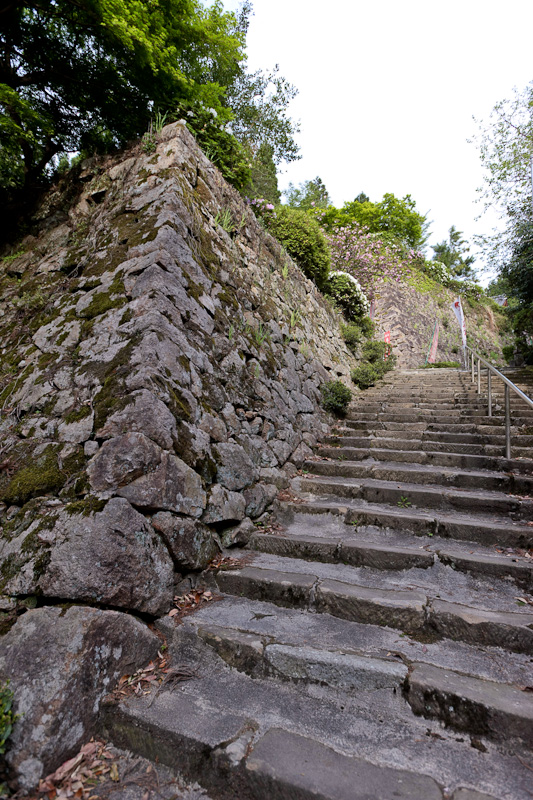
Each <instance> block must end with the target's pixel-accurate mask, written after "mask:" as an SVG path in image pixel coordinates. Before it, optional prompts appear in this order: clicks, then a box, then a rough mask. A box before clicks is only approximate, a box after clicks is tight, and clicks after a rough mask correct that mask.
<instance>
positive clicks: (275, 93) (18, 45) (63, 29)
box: [0, 0, 298, 202]
mask: <svg viewBox="0 0 533 800" xmlns="http://www.w3.org/2000/svg"><path fill="white" fill-rule="evenodd" d="M250 13H251V4H250V3H249V2H248V0H244V2H243V5H242V8H241V10H240V12H238V13H237V14H234V13H232V12H226V11H224V8H223V4H222V3H221V2H219V0H216V1H215V2H214V3H213V4H212V5H211V6H209V7H205V5H204V2H203V0H150V1H149V2H148V0H134V1H133V2H128V1H127V0H113V2H112V3H111V2H107V0H105V2H104V0H79V1H78V2H73V0H54V2H52V0H44V2H39V3H35V2H33V3H32V2H30V0H21V2H19V3H10V4H8V6H7V7H6V8H5V9H3V11H2V31H1V33H0V65H1V66H0V138H1V143H2V147H1V148H0V188H1V189H4V190H6V191H10V193H11V194H13V191H12V190H15V189H17V188H20V187H25V189H26V190H29V189H30V188H31V187H32V186H33V185H34V184H35V183H36V182H37V183H38V182H41V183H42V182H43V178H44V177H45V176H46V173H47V172H48V174H50V173H51V172H52V171H53V167H54V164H55V165H56V166H57V165H58V164H59V165H60V167H61V169H62V170H64V169H65V168H67V167H68V163H69V162H68V159H67V158H66V157H65V155H64V154H65V153H67V152H73V151H82V153H84V154H86V155H91V154H92V153H93V152H95V151H96V152H107V151H110V150H113V149H115V148H117V147H120V146H122V145H124V144H126V143H127V142H128V141H130V140H132V139H134V138H137V137H140V136H143V138H142V148H143V150H144V152H145V153H147V154H150V153H153V152H154V150H155V147H156V144H157V136H158V133H159V132H160V130H161V128H162V126H163V124H164V123H165V121H166V120H167V119H168V121H172V120H174V119H177V118H180V117H184V118H185V119H186V121H187V123H188V125H189V127H190V128H191V130H192V131H193V133H194V134H195V136H196V138H197V140H198V142H199V144H200V146H201V147H202V149H204V151H205V152H206V153H207V155H208V156H209V158H211V160H212V161H213V162H214V163H215V164H216V165H217V166H218V167H219V168H220V169H221V171H222V173H223V175H224V177H225V178H226V179H227V180H228V181H229V182H231V183H232V184H233V185H234V186H235V187H237V188H238V189H240V190H242V189H243V188H244V187H245V186H246V185H247V184H249V182H250V175H251V173H250V165H252V168H253V167H254V166H255V167H256V173H257V172H258V171H259V172H260V171H261V168H263V167H264V168H265V169H266V172H267V173H268V175H267V176H263V177H265V178H266V177H268V181H269V182H270V184H271V185H272V184H274V185H275V164H279V163H280V162H281V161H282V160H287V161H290V160H293V159H295V158H297V157H298V147H297V145H296V143H295V141H294V135H295V133H296V132H297V130H298V125H297V124H295V123H293V122H292V120H291V119H290V118H289V117H288V114H287V107H288V104H289V102H290V101H291V99H292V98H293V97H294V96H295V94H296V90H295V89H294V87H293V86H291V85H290V84H289V83H288V82H287V81H286V80H285V79H284V78H283V77H281V76H280V75H279V73H278V68H277V67H276V68H275V69H274V70H271V71H269V72H262V71H258V72H255V73H253V74H249V73H247V72H246V68H245V67H246V54H245V40H246V32H247V28H248V16H249V14H250ZM143 134H144V135H143ZM272 168H273V171H272ZM254 178H255V181H256V183H257V184H258V186H259V187H260V188H262V186H261V181H260V180H259V178H258V176H257V174H256V175H255V176H254ZM263 194H267V193H266V192H263ZM268 196H269V197H273V198H274V202H277V201H279V194H276V190H275V189H272V191H269V192H268Z"/></svg>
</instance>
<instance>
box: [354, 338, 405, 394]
mask: <svg viewBox="0 0 533 800" xmlns="http://www.w3.org/2000/svg"><path fill="white" fill-rule="evenodd" d="M362 356H363V362H362V363H361V364H359V366H358V367H356V368H355V369H353V370H352V380H353V382H354V383H355V384H356V385H357V386H359V388H360V389H368V388H369V386H373V385H374V384H375V382H376V381H377V380H379V379H380V378H382V377H383V376H384V375H385V373H386V372H390V370H392V369H394V367H395V365H396V356H394V355H392V346H391V345H390V344H388V343H387V342H379V341H376V340H375V339H372V340H371V341H369V342H366V344H365V345H364V346H363V349H362Z"/></svg>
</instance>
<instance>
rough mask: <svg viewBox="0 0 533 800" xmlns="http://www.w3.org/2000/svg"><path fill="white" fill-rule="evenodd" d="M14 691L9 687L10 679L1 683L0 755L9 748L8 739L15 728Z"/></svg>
mask: <svg viewBox="0 0 533 800" xmlns="http://www.w3.org/2000/svg"><path fill="white" fill-rule="evenodd" d="M12 707H13V692H12V691H11V689H10V688H9V681H6V682H5V683H2V684H0V755H4V753H5V752H6V749H7V740H8V739H9V737H10V735H11V731H12V730H13V723H14V722H15V720H16V719H17V715H16V714H15V713H14V712H13V709H12Z"/></svg>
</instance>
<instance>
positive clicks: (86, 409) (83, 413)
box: [63, 406, 91, 425]
mask: <svg viewBox="0 0 533 800" xmlns="http://www.w3.org/2000/svg"><path fill="white" fill-rule="evenodd" d="M90 415H91V407H90V406H81V408H76V409H74V410H73V411H69V413H68V414H67V415H66V416H65V417H64V418H63V419H64V421H65V422H66V423H67V425H70V424H71V423H72V422H79V421H80V419H85V417H89V416H90Z"/></svg>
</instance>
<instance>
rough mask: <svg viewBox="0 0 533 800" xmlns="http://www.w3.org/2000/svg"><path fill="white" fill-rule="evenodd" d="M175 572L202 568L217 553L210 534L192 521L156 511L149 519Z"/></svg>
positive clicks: (205, 528) (218, 548)
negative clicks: (168, 554)
mask: <svg viewBox="0 0 533 800" xmlns="http://www.w3.org/2000/svg"><path fill="white" fill-rule="evenodd" d="M152 525H153V526H154V528H155V530H156V531H158V532H159V533H160V534H161V535H162V537H163V539H164V541H165V543H166V545H167V547H168V549H169V552H170V554H171V556H172V559H173V561H174V564H175V566H176V568H177V569H178V570H189V569H203V568H204V567H206V566H207V565H208V564H209V562H210V561H211V560H212V559H213V558H214V557H215V556H216V555H217V553H219V552H220V547H219V545H218V543H217V541H216V539H215V537H214V535H213V532H212V531H211V530H210V529H209V528H208V527H207V525H204V524H203V523H202V522H199V520H196V519H190V518H187V517H178V516H177V515H175V514H171V513H169V512H168V511H160V512H158V513H157V514H155V515H154V516H153V517H152Z"/></svg>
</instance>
